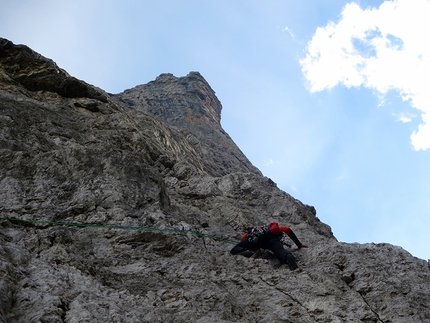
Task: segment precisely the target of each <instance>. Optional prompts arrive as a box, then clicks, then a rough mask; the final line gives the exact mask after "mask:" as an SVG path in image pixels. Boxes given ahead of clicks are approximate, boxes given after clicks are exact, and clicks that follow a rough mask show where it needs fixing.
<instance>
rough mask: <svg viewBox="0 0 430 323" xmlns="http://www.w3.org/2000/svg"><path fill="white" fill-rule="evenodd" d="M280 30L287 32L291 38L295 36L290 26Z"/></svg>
mask: <svg viewBox="0 0 430 323" xmlns="http://www.w3.org/2000/svg"><path fill="white" fill-rule="evenodd" d="M282 31H285V32H287V33H289V34H290V36H291V38H293V39H295V38H296V36H295V35H294V33H293V31H292V30H291V29H290V28H288V27H285V28H284V29H283V30H282Z"/></svg>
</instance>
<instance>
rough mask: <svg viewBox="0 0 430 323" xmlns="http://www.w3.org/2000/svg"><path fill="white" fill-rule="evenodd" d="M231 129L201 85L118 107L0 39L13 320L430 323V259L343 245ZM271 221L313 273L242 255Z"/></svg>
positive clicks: (161, 82)
mask: <svg viewBox="0 0 430 323" xmlns="http://www.w3.org/2000/svg"><path fill="white" fill-rule="evenodd" d="M70 84H71V85H70ZM220 117H221V104H220V102H219V101H218V99H217V98H216V96H215V93H214V91H213V90H212V89H211V88H210V86H209V85H208V84H207V82H206V81H205V80H204V78H203V77H202V76H201V75H200V74H198V73H196V72H192V73H190V74H189V75H187V76H185V77H181V78H176V77H174V76H172V75H170V74H163V75H161V76H160V77H158V78H157V79H156V80H155V81H153V82H150V83H148V84H146V85H140V86H137V87H136V88H134V89H130V90H127V91H124V92H123V93H120V94H118V95H109V94H107V93H105V92H104V91H102V90H100V89H97V88H94V87H93V86H91V85H89V84H87V83H85V82H83V81H79V80H77V79H75V78H73V77H71V76H69V75H68V74H67V73H66V72H65V71H63V70H61V69H60V68H58V67H57V66H56V64H55V63H54V62H52V61H51V60H49V59H46V58H44V57H42V56H40V55H39V54H37V53H35V52H33V51H32V50H31V49H29V48H28V47H25V46H22V45H21V46H17V45H14V44H12V43H11V42H9V41H7V40H4V39H0V217H1V220H0V277H1V280H0V322H1V321H2V320H3V321H6V320H7V321H8V322H9V323H10V322H67V323H72V322H261V321H267V322H386V323H388V322H430V309H429V304H430V287H429V286H430V285H429V282H430V271H429V268H428V264H427V262H426V261H424V260H421V259H417V258H415V257H412V256H411V255H410V254H409V253H408V252H406V251H405V250H403V249H402V248H400V247H397V246H392V245H389V244H346V243H341V242H338V241H337V240H336V238H335V237H334V236H333V234H332V232H331V229H330V227H329V226H328V225H326V224H324V223H322V222H321V221H320V220H319V219H318V218H317V216H316V210H315V209H314V208H313V207H312V206H309V205H305V204H303V203H301V202H300V201H298V200H297V199H295V198H294V197H292V196H291V195H289V194H287V193H286V192H283V191H282V190H280V189H279V188H277V186H276V184H275V183H274V182H273V181H272V180H270V179H269V178H266V177H264V176H263V175H262V174H261V173H260V171H259V170H258V169H256V168H255V167H254V166H253V165H252V164H251V163H250V162H249V161H248V160H247V158H246V157H245V156H244V155H243V154H242V152H241V151H240V149H239V148H238V147H237V146H236V145H235V144H234V142H233V141H232V140H231V139H230V138H229V136H228V135H227V134H226V133H225V132H224V131H223V129H222V127H221V125H220ZM12 218H17V219H21V220H27V221H26V222H24V221H17V220H12ZM271 220H276V221H278V222H279V223H281V224H286V225H290V226H291V227H292V229H293V230H294V232H295V233H296V234H297V236H298V237H299V239H300V240H301V241H302V242H303V243H306V244H308V245H309V248H308V249H300V250H297V249H296V248H293V249H292V251H293V253H294V255H295V257H296V259H297V261H298V264H299V266H300V268H301V269H300V270H298V271H293V272H291V271H289V270H288V268H287V267H286V266H285V265H282V266H279V264H278V262H277V260H276V259H274V257H273V255H271V254H270V252H268V251H261V252H259V253H257V254H256V255H255V256H254V257H252V258H245V257H240V256H236V257H234V256H231V255H230V254H229V250H230V249H231V247H232V246H233V245H234V241H238V239H239V238H240V236H241V235H242V232H243V231H244V230H245V229H246V228H247V227H249V226H252V225H258V224H264V223H267V222H269V221H271ZM52 222H56V223H58V222H67V223H89V224H93V225H94V226H85V227H77V226H66V225H62V226H61V225H58V224H53V223H52ZM100 225H104V226H107V225H110V226H111V227H110V228H107V227H100ZM113 226H123V227H121V228H120V227H116V228H114V227H113ZM126 227H128V229H126ZM137 227H139V228H141V227H145V228H149V229H146V230H145V231H143V230H138V229H137ZM172 230H182V231H172ZM197 231H198V232H200V233H201V234H200V235H199V234H196V233H195V232H197ZM213 237H222V238H225V239H226V240H216V239H213Z"/></svg>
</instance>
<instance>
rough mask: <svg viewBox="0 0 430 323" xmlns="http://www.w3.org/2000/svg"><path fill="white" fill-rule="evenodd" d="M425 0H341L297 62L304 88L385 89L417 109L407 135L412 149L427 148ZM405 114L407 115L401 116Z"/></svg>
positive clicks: (429, 79)
mask: <svg viewBox="0 0 430 323" xmlns="http://www.w3.org/2000/svg"><path fill="white" fill-rule="evenodd" d="M429 15H430V1H428V0H414V1H410V0H395V1H385V2H384V3H382V4H381V6H380V7H379V8H373V9H364V10H363V9H361V8H360V6H359V5H358V4H357V3H349V4H347V5H346V6H345V7H344V9H343V11H342V16H341V19H340V20H339V21H338V22H337V23H334V22H330V23H329V24H327V25H326V26H325V27H320V28H318V29H317V30H316V32H315V34H314V36H313V38H312V40H311V41H310V42H309V44H308V47H307V53H306V57H304V58H303V59H302V60H301V61H300V63H301V66H302V71H303V73H304V75H305V77H306V78H307V80H308V81H309V90H310V91H312V92H316V91H323V90H325V89H330V88H333V87H334V86H336V85H342V84H343V85H345V86H346V87H359V86H364V87H367V88H370V89H372V90H376V91H377V92H379V93H380V94H382V95H385V94H386V93H387V92H388V91H390V90H396V91H398V92H399V93H400V95H401V96H402V99H403V100H405V101H406V100H408V102H410V104H411V106H412V107H413V108H415V109H418V110H419V111H420V112H421V117H422V122H421V124H420V125H419V127H418V130H417V131H415V132H414V133H413V134H412V135H411V142H412V145H413V147H414V149H415V150H427V149H429V148H430V123H429V121H430V120H428V118H429V114H430V91H429V90H428V84H430V46H429V44H428V40H427V31H428V30H430V19H428V17H429ZM403 120H407V119H403Z"/></svg>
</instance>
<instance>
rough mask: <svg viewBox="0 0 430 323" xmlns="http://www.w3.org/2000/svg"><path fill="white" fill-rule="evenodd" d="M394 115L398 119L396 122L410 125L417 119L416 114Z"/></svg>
mask: <svg viewBox="0 0 430 323" xmlns="http://www.w3.org/2000/svg"><path fill="white" fill-rule="evenodd" d="M392 115H393V116H394V117H396V121H400V122H403V123H408V122H411V121H412V119H414V118H416V115H415V114H410V113H403V112H402V113H392Z"/></svg>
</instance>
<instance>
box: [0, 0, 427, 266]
mask: <svg viewBox="0 0 430 323" xmlns="http://www.w3.org/2000/svg"><path fill="white" fill-rule="evenodd" d="M0 8H1V10H0V37H4V38H7V39H9V40H11V41H12V42H14V43H15V44H25V45H27V46H29V47H31V48H32V49H33V50H35V51H37V52H39V53H41V54H42V55H44V56H46V57H48V58H51V59H53V60H54V61H55V62H56V63H57V64H58V65H59V66H60V67H61V68H63V69H65V70H66V71H67V72H69V74H71V75H73V76H75V77H77V78H79V79H82V80H84V81H86V82H88V83H91V84H93V85H95V86H98V87H100V88H102V89H104V90H106V91H108V92H110V93H118V92H122V91H123V90H125V89H128V88H131V87H134V86H136V85H138V84H144V83H147V82H149V81H152V80H154V79H155V78H156V77H157V76H158V75H159V74H161V73H172V74H174V75H175V76H185V75H187V74H188V73H189V72H190V71H198V72H200V73H201V74H202V75H203V77H204V78H205V79H206V80H207V81H208V82H209V84H210V85H211V87H212V88H213V90H214V91H215V92H216V94H217V97H218V99H219V100H220V101H221V103H222V105H223V111H222V121H221V123H222V126H223V128H224V129H225V130H226V131H227V133H229V135H230V136H231V137H232V138H233V140H234V141H235V143H236V144H237V145H238V146H239V148H240V149H241V150H242V151H243V152H244V154H245V155H246V156H247V157H248V158H249V159H250V160H251V162H252V163H253V164H254V165H255V166H257V167H258V168H259V169H260V170H261V171H262V172H263V174H264V175H265V176H267V177H270V178H271V179H272V180H273V181H274V182H276V183H277V184H278V187H280V188H281V189H282V190H284V191H286V192H287V193H290V194H291V195H293V196H294V197H295V198H297V199H299V200H300V201H302V202H303V203H305V204H309V205H313V206H315V208H316V210H317V216H318V217H319V218H320V219H321V220H322V221H323V222H325V223H327V224H329V225H330V226H331V227H332V230H333V233H334V235H335V236H336V237H337V239H338V240H339V241H344V242H360V243H370V242H375V243H380V242H388V243H391V244H394V245H399V246H401V247H403V248H405V249H406V250H408V251H409V252H410V253H412V254H413V255H414V256H417V257H420V258H423V259H427V258H430V252H429V251H428V250H427V249H428V246H429V245H430V235H429V234H428V233H427V232H428V228H429V227H430V220H429V219H430V198H429V197H430V116H429V114H430V91H429V90H427V89H426V88H427V87H428V86H429V84H430V82H429V77H430V42H429V40H428V37H427V33H428V30H430V28H429V27H430V20H429V19H428V17H429V16H430V0H414V1H411V0H397V1H381V0H380V1H372V0H363V1H356V2H352V1H341V0H327V1H315V0H301V1H293V0H278V1H276V0H273V1H254V0H235V1H228V0H217V1H200V0H178V1H174V0H169V1H166V0H158V1H147V0H127V1H119V0H118V1H116V0H111V1H101V0H85V1H83V0H74V1H69V0H64V1H56V0H36V1H34V0H20V1H9V0H0ZM250 225H252V224H250Z"/></svg>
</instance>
